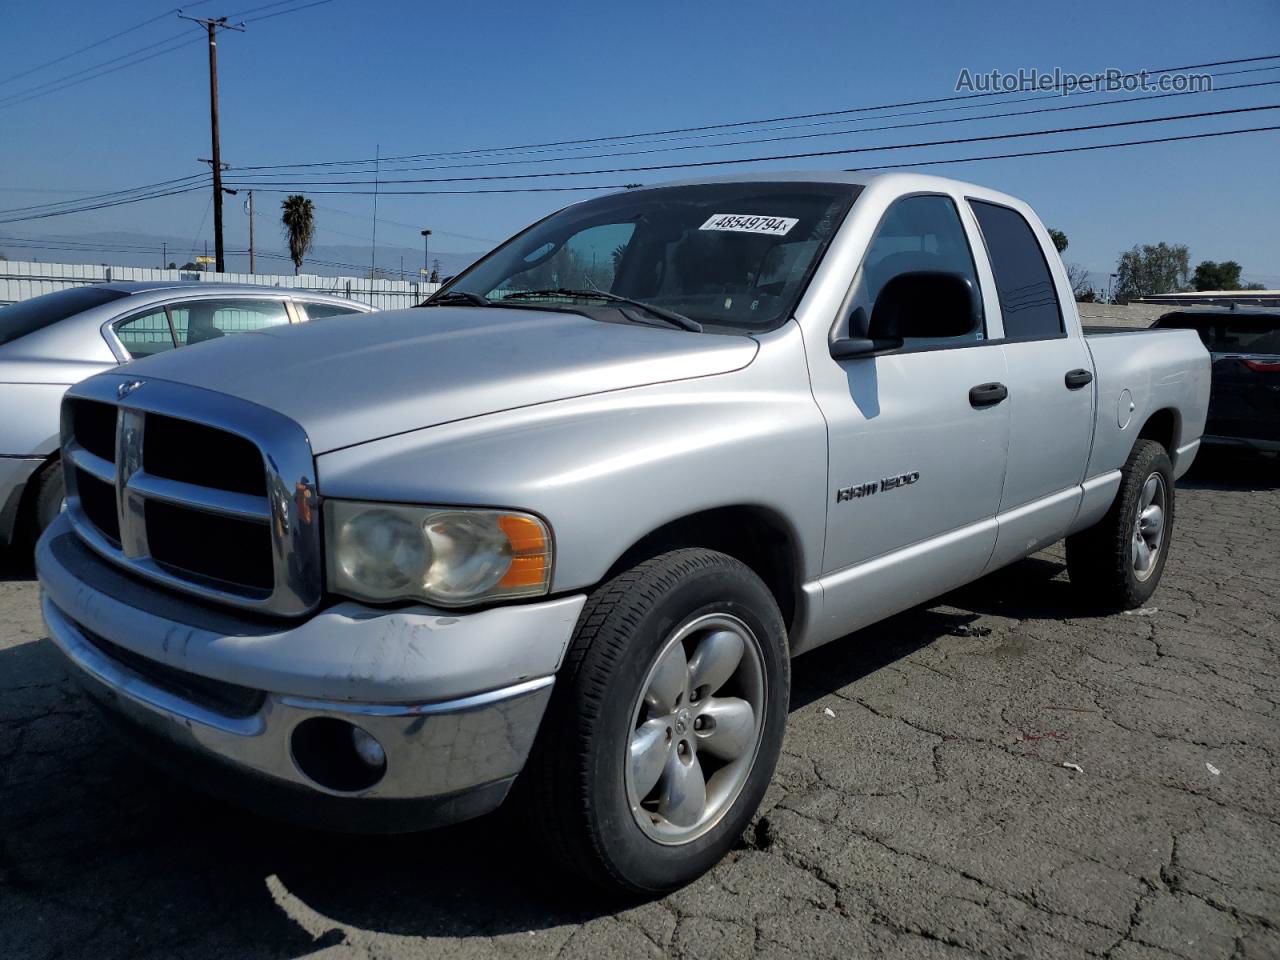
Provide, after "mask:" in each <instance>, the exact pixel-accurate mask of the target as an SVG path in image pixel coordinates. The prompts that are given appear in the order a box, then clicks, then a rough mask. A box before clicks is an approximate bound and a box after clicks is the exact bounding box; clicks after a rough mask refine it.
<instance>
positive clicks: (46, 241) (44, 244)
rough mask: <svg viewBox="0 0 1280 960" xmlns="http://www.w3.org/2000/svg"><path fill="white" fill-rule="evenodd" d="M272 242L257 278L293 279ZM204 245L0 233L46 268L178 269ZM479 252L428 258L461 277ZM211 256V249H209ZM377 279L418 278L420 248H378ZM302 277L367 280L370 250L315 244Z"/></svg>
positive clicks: (233, 254)
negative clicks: (61, 265)
mask: <svg viewBox="0 0 1280 960" xmlns="http://www.w3.org/2000/svg"><path fill="white" fill-rule="evenodd" d="M239 244H240V240H239V238H238V239H237V241H236V242H235V243H228V244H227V247H228V249H227V253H226V261H227V264H226V265H227V272H228V273H248V272H249V255H248V253H247V252H246V251H245V250H244V248H243V247H241V246H240V245H239ZM277 244H278V240H277V238H275V237H273V238H272V243H271V245H270V246H267V245H265V244H264V245H262V246H261V247H260V248H259V249H258V251H257V256H256V260H257V262H256V263H255V267H256V269H257V272H258V273H260V274H292V273H293V261H292V260H290V259H289V256H288V252H287V251H286V250H282V249H280V247H279V246H278V245H277ZM204 252H205V251H204V244H203V243H201V244H200V246H199V247H197V248H195V249H193V248H192V246H191V238H190V237H187V238H185V239H183V238H181V237H175V236H167V237H166V236H163V235H158V234H149V233H128V232H123V231H109V232H97V233H84V234H76V235H75V236H72V235H70V234H58V235H56V236H50V235H48V234H42V233H35V232H32V231H25V230H24V231H22V232H21V233H20V234H19V233H18V231H16V230H15V231H12V232H10V231H7V230H3V229H0V253H3V254H4V255H5V256H6V257H8V258H9V259H10V260H43V261H45V262H47V263H92V264H109V265H112V266H120V267H167V266H168V265H169V264H170V263H174V264H177V266H179V267H181V266H182V265H183V264H185V263H187V262H189V261H192V260H194V258H195V256H196V255H197V254H203V253H204ZM483 253H484V251H476V252H474V253H446V252H443V251H442V252H436V251H434V250H433V251H432V252H431V259H432V260H433V261H434V260H439V261H440V273H441V275H442V276H450V275H451V274H455V273H458V272H460V271H461V270H462V269H464V268H465V267H467V266H469V265H470V264H472V263H473V262H475V260H477V259H478V258H479V257H480V256H482V254H483ZM209 256H213V247H212V246H210V248H209ZM377 265H378V270H379V273H378V275H379V276H380V277H384V278H386V279H389V280H398V279H400V278H401V272H400V271H401V269H402V265H403V270H404V274H403V276H404V279H406V280H417V279H419V271H420V270H421V269H422V248H421V247H401V246H382V245H379V247H378V261H377ZM302 272H303V273H311V274H316V275H318V276H322V277H367V276H368V275H369V248H368V247H367V246H364V247H361V246H356V245H354V244H343V245H340V244H332V245H327V244H326V245H320V246H316V247H315V248H313V249H312V251H311V252H310V253H309V254H307V258H306V259H305V260H304V261H303V262H302Z"/></svg>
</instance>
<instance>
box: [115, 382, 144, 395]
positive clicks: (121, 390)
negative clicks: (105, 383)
mask: <svg viewBox="0 0 1280 960" xmlns="http://www.w3.org/2000/svg"><path fill="white" fill-rule="evenodd" d="M144 383H146V381H145V380H126V381H125V382H124V383H122V384H120V386H118V387H116V397H117V398H118V399H120V400H123V399H124V398H125V397H127V396H128V395H129V394H131V393H133V391H135V390H137V389H138V388H139V387H140V386H142V385H143V384H144Z"/></svg>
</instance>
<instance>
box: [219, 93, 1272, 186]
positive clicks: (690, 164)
mask: <svg viewBox="0 0 1280 960" xmlns="http://www.w3.org/2000/svg"><path fill="white" fill-rule="evenodd" d="M1277 109H1280V104H1266V105H1263V106H1257V107H1236V108H1233V109H1230V110H1206V111H1201V112H1198V113H1183V114H1173V115H1170V116H1164V117H1148V118H1146V119H1141V120H1118V121H1113V122H1111V123H1090V124H1083V125H1081V126H1076V127H1057V128H1054V129H1049V130H1023V131H1017V132H1014V133H995V134H986V135H983V136H973V137H957V138H953V139H949V140H925V141H919V142H915V143H897V144H887V145H885V146H873V147H845V148H842V149H839V150H813V151H809V152H806V153H788V154H775V155H772V156H767V157H728V158H723V159H717V160H690V161H686V162H683V163H660V164H648V165H644V166H635V167H607V168H597V169H594V170H564V171H546V172H539V173H511V174H480V175H475V176H467V177H421V178H412V179H408V178H406V179H401V180H385V179H384V180H382V181H381V182H382V183H384V184H405V183H474V182H477V181H489V180H533V179H541V178H546V177H591V176H608V175H613V174H626V173H650V172H653V171H657V170H678V169H691V168H701V167H721V166H727V165H730V164H739V163H764V162H770V161H779V160H809V159H813V158H816V157H838V156H847V155H849V154H854V153H870V152H875V151H883V150H909V149H919V148H922V147H942V146H955V145H957V144H963V143H983V142H988V141H993V140H1012V139H1018V138H1022V137H1042V136H1049V135H1054V134H1061V133H1082V132H1085V131H1089V130H1111V129H1115V128H1118V127H1133V126H1140V125H1144V124H1151V123H1168V122H1171V121H1177V120H1197V119H1201V118H1204V117H1221V116H1228V115H1231V114H1237V113H1256V112H1258V111H1262V110H1277ZM343 182H344V183H349V184H354V185H361V184H366V183H370V182H371V181H366V180H351V181H343ZM291 183H292V185H293V186H294V187H299V186H332V185H333V181H329V180H314V181H308V180H294V181H291ZM236 185H237V186H244V187H248V186H252V187H253V188H254V189H261V188H263V186H262V185H260V184H258V183H248V182H238V183H237V184H236ZM265 186H267V187H269V186H271V184H266V185H265Z"/></svg>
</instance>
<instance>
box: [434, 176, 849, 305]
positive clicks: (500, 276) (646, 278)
mask: <svg viewBox="0 0 1280 960" xmlns="http://www.w3.org/2000/svg"><path fill="white" fill-rule="evenodd" d="M860 189H861V188H860V187H858V186H856V185H854V184H841V183H807V182H794V183H792V182H772V183H710V184H696V185H691V186H681V187H660V188H657V189H653V190H637V191H635V192H632V193H622V194H614V195H612V196H608V197H601V198H600V199H598V200H588V201H586V202H585V203H580V204H575V205H574V206H571V207H567V208H566V209H564V210H561V211H560V212H559V213H556V214H553V215H552V216H550V217H548V218H547V219H545V220H543V221H541V222H540V223H537V224H535V225H534V226H532V227H530V228H529V229H528V230H526V231H525V232H524V233H521V234H519V235H518V236H516V237H515V238H514V239H512V240H510V241H508V242H507V243H506V244H504V245H503V246H501V247H499V248H498V249H497V250H495V251H494V252H493V253H491V254H489V255H488V256H487V257H485V258H484V259H482V260H480V261H479V262H478V263H476V264H475V265H474V266H473V267H471V268H470V269H469V270H467V271H466V272H465V273H463V274H462V275H461V276H459V277H458V278H457V279H456V280H454V281H453V282H452V283H450V284H449V285H448V286H446V287H444V288H443V289H442V290H441V291H440V292H439V293H438V294H437V295H436V296H435V297H433V298H432V300H433V301H436V302H441V301H444V302H449V303H467V302H471V303H475V304H483V303H485V302H486V301H487V302H488V303H489V304H491V305H493V306H512V307H514V306H516V305H517V304H519V305H522V306H526V307H528V306H537V305H539V304H547V303H561V304H563V303H574V304H578V303H583V304H590V303H591V302H592V301H593V300H595V301H597V304H598V305H599V306H601V307H608V306H610V305H611V304H612V305H614V306H615V307H616V306H618V305H619V304H620V303H621V301H620V299H619V298H626V299H627V300H629V301H632V302H633V303H634V302H636V301H639V302H641V303H643V304H645V305H648V306H651V307H656V308H659V309H661V310H665V311H668V312H669V313H672V314H676V315H679V316H680V317H681V318H687V319H690V320H694V321H697V322H698V323H701V324H703V325H708V326H711V327H721V328H728V329H730V330H735V331H762V330H768V329H771V328H773V327H776V326H778V325H779V324H781V323H782V322H783V321H784V320H786V319H787V318H788V317H789V316H790V315H791V311H792V310H793V309H794V308H795V305H796V302H797V301H798V300H799V299H800V295H801V294H802V293H803V292H804V288H805V285H806V284H807V283H808V282H809V278H810V276H811V275H812V273H813V270H814V269H815V267H816V266H817V264H818V261H819V260H820V259H821V257H822V254H823V253H824V252H825V250H826V247H827V244H828V243H829V242H830V241H831V238H832V236H834V234H835V232H836V230H837V229H838V228H839V226H840V224H841V222H842V221H843V220H844V217H845V214H846V213H848V211H849V207H850V205H851V204H852V203H853V200H854V198H855V197H856V196H857V193H858V191H859V190H860ZM593 292H594V293H598V294H600V295H599V296H595V297H593V296H592V294H593ZM480 298H483V300H481V299H480ZM508 298H510V299H511V302H510V303H504V302H503V301H505V300H507V299H508ZM627 313H628V314H629V317H628V318H629V319H637V320H638V321H639V322H645V321H646V320H647V321H650V322H658V323H659V324H661V322H662V321H661V319H660V315H659V316H653V315H650V316H646V315H645V314H644V313H643V312H642V311H631V310H628V311H627ZM686 326H687V327H688V328H690V329H693V328H694V327H695V326H696V325H689V324H686Z"/></svg>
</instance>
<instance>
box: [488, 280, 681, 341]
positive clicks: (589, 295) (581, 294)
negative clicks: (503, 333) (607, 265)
mask: <svg viewBox="0 0 1280 960" xmlns="http://www.w3.org/2000/svg"><path fill="white" fill-rule="evenodd" d="M522 297H577V298H580V299H583V300H592V299H594V300H605V301H607V302H609V303H625V304H626V305H627V306H630V307H638V308H639V309H641V310H644V311H645V312H646V313H649V314H652V315H653V316H655V317H658V318H659V319H661V320H665V321H667V323H669V324H671V325H672V326H674V327H679V328H680V329H681V330H692V331H693V332H694V333H701V332H702V324H700V323H699V322H698V321H697V320H694V319H692V318H690V317H686V316H685V315H684V314H683V313H676V312H675V311H674V310H668V309H666V308H665V307H655V306H654V305H653V304H651V303H645V302H644V301H643V300H633V299H631V298H630V297H621V296H619V295H618V294H616V293H606V292H605V291H603V290H570V289H567V288H565V287H557V288H556V289H554V290H517V291H515V292H514V293H509V294H507V295H506V296H505V297H504V298H503V299H504V300H515V299H517V298H522ZM496 306H501V304H496Z"/></svg>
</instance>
